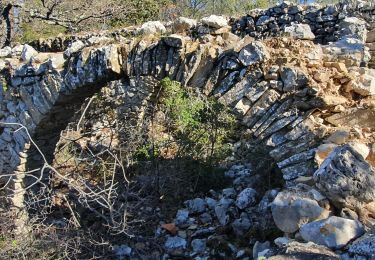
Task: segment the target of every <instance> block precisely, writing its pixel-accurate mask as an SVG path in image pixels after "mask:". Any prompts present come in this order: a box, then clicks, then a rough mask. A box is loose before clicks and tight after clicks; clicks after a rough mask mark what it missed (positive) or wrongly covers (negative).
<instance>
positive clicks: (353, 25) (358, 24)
mask: <svg viewBox="0 0 375 260" xmlns="http://www.w3.org/2000/svg"><path fill="white" fill-rule="evenodd" d="M338 26H339V35H340V37H343V36H347V35H349V36H352V37H355V38H358V39H360V40H361V41H362V42H365V41H366V38H367V29H366V22H365V21H364V20H362V19H360V18H357V17H345V18H344V19H343V20H342V21H341V22H340V23H339V24H338Z"/></svg>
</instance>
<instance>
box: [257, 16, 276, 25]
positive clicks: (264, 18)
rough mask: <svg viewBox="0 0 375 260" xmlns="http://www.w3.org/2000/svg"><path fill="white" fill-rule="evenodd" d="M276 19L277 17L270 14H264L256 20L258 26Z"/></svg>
mask: <svg viewBox="0 0 375 260" xmlns="http://www.w3.org/2000/svg"><path fill="white" fill-rule="evenodd" d="M274 19H275V18H273V17H270V16H268V15H263V16H261V17H259V18H258V21H257V22H256V25H257V26H261V25H266V24H268V23H270V22H272V21H273V20H274Z"/></svg>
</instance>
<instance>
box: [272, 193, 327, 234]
mask: <svg viewBox="0 0 375 260" xmlns="http://www.w3.org/2000/svg"><path fill="white" fill-rule="evenodd" d="M271 210H272V216H273V219H274V221H275V223H276V226H277V227H278V228H279V229H281V230H282V231H283V232H286V233H293V232H295V231H297V230H298V229H299V228H300V227H301V226H302V225H303V224H305V223H308V222H311V221H313V220H316V219H318V218H320V217H322V215H323V214H324V209H323V208H322V207H320V206H319V204H318V202H317V201H316V200H315V199H314V197H313V195H312V194H309V193H308V192H306V191H300V190H298V189H296V188H294V189H288V190H284V191H282V192H279V193H278V195H277V196H276V198H275V200H274V201H273V202H272V206H271Z"/></svg>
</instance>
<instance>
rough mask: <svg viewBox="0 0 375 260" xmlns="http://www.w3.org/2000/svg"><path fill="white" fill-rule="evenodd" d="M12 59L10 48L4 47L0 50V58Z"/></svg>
mask: <svg viewBox="0 0 375 260" xmlns="http://www.w3.org/2000/svg"><path fill="white" fill-rule="evenodd" d="M10 57H12V48H11V47H9V46H6V47H4V48H2V49H0V58H10Z"/></svg>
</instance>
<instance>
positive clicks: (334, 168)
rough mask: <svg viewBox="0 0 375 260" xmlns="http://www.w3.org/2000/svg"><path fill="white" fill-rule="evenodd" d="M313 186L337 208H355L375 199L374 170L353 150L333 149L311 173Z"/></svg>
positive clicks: (344, 147) (352, 148)
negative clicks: (312, 174)
mask: <svg viewBox="0 0 375 260" xmlns="http://www.w3.org/2000/svg"><path fill="white" fill-rule="evenodd" d="M314 179H315V181H316V186H317V187H318V188H319V190H320V191H321V192H322V193H323V194H324V195H326V196H327V198H329V199H330V201H331V202H333V203H334V204H335V205H336V206H338V207H348V208H354V209H355V208H358V207H363V205H364V204H366V203H370V202H372V201H374V200H375V171H374V170H373V169H372V168H371V165H370V164H369V163H368V162H367V161H366V160H364V158H363V157H362V155H360V154H359V153H358V152H357V151H356V149H355V148H354V147H352V146H351V145H349V144H347V145H343V146H339V147H337V148H335V149H334V150H333V152H331V154H330V155H329V156H328V157H327V158H326V159H325V160H324V162H323V163H322V165H321V166H320V168H319V169H318V170H317V171H316V172H315V173H314Z"/></svg>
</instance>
